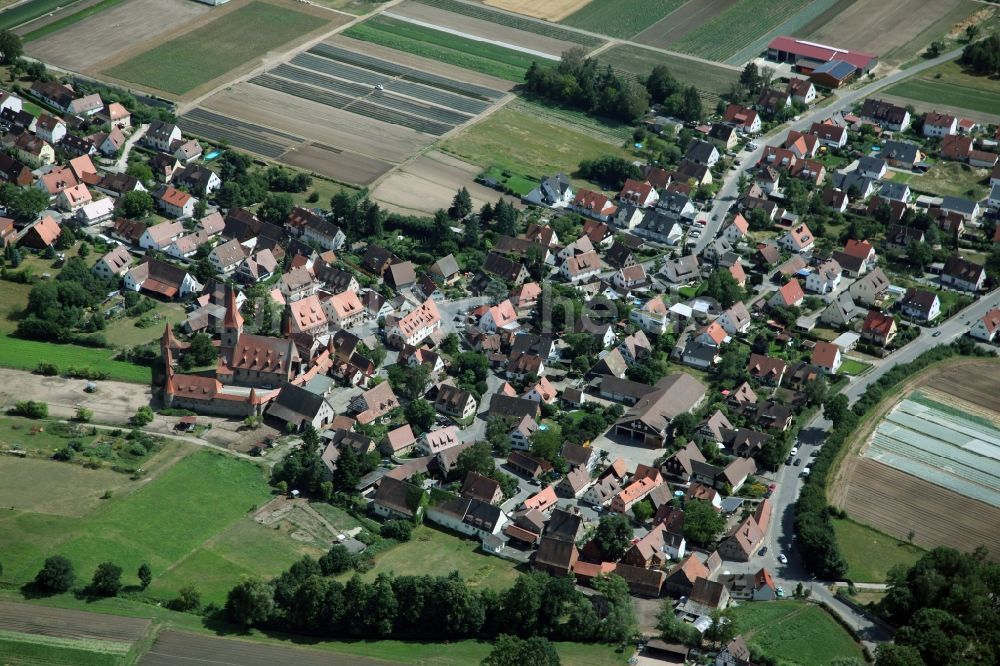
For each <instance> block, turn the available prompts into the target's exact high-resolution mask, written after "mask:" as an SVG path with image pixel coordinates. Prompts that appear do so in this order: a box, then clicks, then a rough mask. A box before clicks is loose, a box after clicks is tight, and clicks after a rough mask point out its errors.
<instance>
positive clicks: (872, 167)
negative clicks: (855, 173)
mask: <svg viewBox="0 0 1000 666" xmlns="http://www.w3.org/2000/svg"><path fill="white" fill-rule="evenodd" d="M884 166H885V160H883V159H882V158H880V157H872V156H871V155H865V156H863V157H862V158H861V159H859V160H858V169H859V170H861V171H881V170H882V168H883V167H884Z"/></svg>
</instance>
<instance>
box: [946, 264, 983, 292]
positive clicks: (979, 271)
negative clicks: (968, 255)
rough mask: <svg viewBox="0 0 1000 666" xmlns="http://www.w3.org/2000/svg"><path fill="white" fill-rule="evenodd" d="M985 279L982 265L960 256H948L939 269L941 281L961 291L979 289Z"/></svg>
mask: <svg viewBox="0 0 1000 666" xmlns="http://www.w3.org/2000/svg"><path fill="white" fill-rule="evenodd" d="M985 280H986V270H985V269H984V267H983V266H980V265H979V264H976V263H973V262H971V261H969V260H967V259H963V258H962V257H948V260H947V261H945V262H944V270H942V271H941V283H942V284H946V285H948V286H950V287H954V288H955V289H961V290H962V291H979V290H980V289H982V288H983V282H985Z"/></svg>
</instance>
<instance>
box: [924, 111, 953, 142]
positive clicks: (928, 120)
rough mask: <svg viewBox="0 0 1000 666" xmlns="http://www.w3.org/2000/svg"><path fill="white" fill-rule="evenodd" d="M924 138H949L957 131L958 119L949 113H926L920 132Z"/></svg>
mask: <svg viewBox="0 0 1000 666" xmlns="http://www.w3.org/2000/svg"><path fill="white" fill-rule="evenodd" d="M921 131H922V132H923V135H924V136H929V137H935V138H940V137H943V136H951V135H952V134H954V133H955V132H956V131H958V118H956V117H955V116H953V115H951V114H949V113H938V112H937V111H928V112H927V115H925V116H924V125H923V129H922V130H921Z"/></svg>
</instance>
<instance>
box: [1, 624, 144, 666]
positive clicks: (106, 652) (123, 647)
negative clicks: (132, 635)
mask: <svg viewBox="0 0 1000 666" xmlns="http://www.w3.org/2000/svg"><path fill="white" fill-rule="evenodd" d="M131 649H132V645H131V644H130V643H123V642H119V641H105V640H95V639H88V638H59V637H56V636H40V635H38V634H25V633H21V632H17V631H7V630H4V629H0V663H3V664H5V666H6V665H7V664H10V665H12V666H16V665H19V664H25V665H28V664H31V665H33V666H34V665H38V666H43V665H45V664H53V666H55V665H56V664H73V666H126V664H132V663H135V661H134V659H133V658H130V656H131V655H129V652H130V650H131Z"/></svg>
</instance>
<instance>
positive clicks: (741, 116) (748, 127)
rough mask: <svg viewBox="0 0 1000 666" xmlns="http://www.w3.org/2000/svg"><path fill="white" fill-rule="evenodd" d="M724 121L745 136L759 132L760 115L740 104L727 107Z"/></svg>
mask: <svg viewBox="0 0 1000 666" xmlns="http://www.w3.org/2000/svg"><path fill="white" fill-rule="evenodd" d="M725 119H726V122H727V123H730V124H731V125H733V126H734V127H736V129H738V130H740V131H741V132H743V133H745V134H756V133H757V132H759V131H760V115H758V114H757V112H756V111H754V110H753V109H748V108H747V107H745V106H742V105H740V104H730V105H729V106H727V107H726V113H725Z"/></svg>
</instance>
